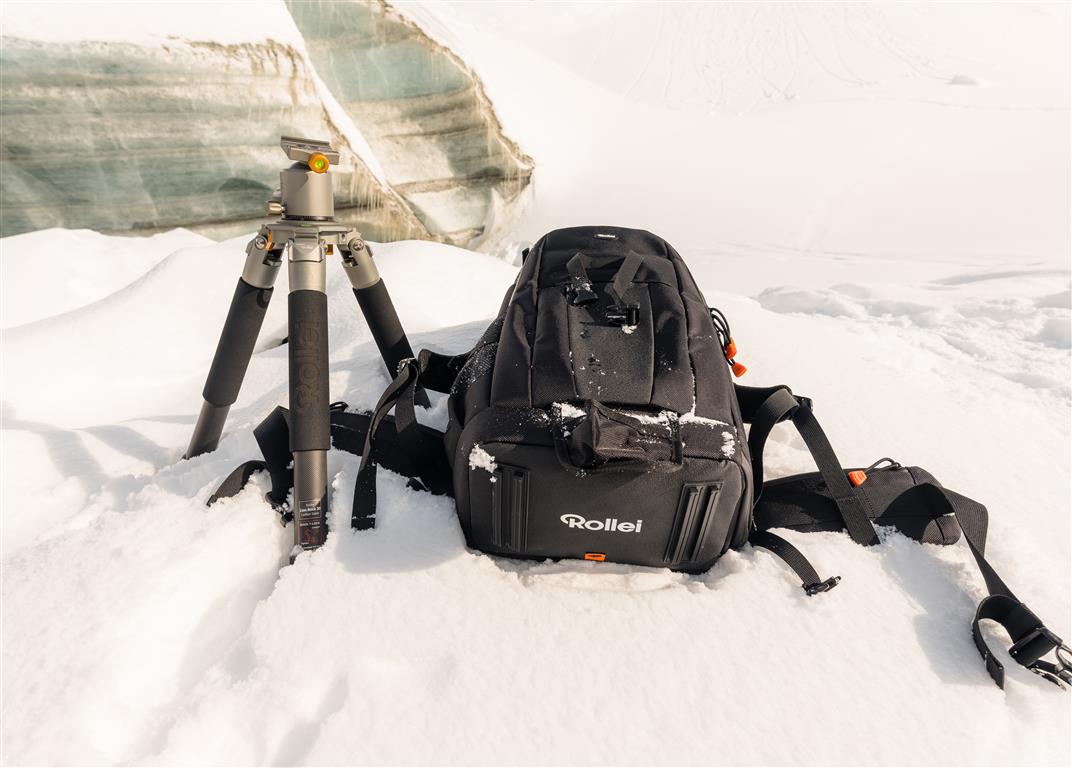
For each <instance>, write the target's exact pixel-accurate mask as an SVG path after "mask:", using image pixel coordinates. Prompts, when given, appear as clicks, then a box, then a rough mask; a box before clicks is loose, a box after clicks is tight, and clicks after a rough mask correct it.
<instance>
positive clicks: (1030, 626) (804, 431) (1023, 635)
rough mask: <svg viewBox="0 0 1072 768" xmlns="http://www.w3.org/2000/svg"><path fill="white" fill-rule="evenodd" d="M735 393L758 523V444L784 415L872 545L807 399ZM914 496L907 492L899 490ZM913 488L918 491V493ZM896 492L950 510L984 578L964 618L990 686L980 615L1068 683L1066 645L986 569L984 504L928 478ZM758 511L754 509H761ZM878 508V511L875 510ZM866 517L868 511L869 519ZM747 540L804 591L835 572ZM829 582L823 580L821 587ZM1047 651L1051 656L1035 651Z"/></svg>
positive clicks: (757, 539) (784, 546)
mask: <svg viewBox="0 0 1072 768" xmlns="http://www.w3.org/2000/svg"><path fill="white" fill-rule="evenodd" d="M736 389H737V396H738V400H739V403H740V406H741V412H742V417H743V418H744V420H745V421H746V422H751V424H752V428H751V430H750V432H749V436H748V447H749V449H750V451H751V453H752V471H753V476H754V481H755V485H756V495H755V498H756V515H757V516H760V515H761V516H762V517H763V521H764V527H778V525H779V520H778V514H777V513H771V512H770V511H769V510H763V503H762V498H761V495H762V489H763V449H764V447H765V445H766V441H767V437H768V436H769V435H770V432H771V430H772V429H773V428H774V425H775V424H777V423H779V422H781V421H787V420H791V421H792V422H793V424H794V426H796V427H797V429H798V430H799V431H800V435H801V437H803V438H804V442H805V444H807V446H808V449H809V450H810V452H811V454H812V456H813V458H814V459H815V463H816V464H817V465H818V468H819V473H820V475H821V476H822V479H823V483H824V484H825V486H826V488H825V493H824V495H827V496H828V497H829V498H830V499H831V500H832V501H833V502H834V503H835V505H836V506H837V509H838V512H839V513H840V514H841V517H842V519H843V520H844V522H845V527H846V528H847V529H848V531H849V533H850V535H851V536H852V538H853V541H855V542H857V543H858V544H866V545H870V544H876V543H878V537H877V534H876V532H875V528H874V526H873V525H872V523H871V520H870V519H869V516H868V514H867V512H868V505H869V504H870V502H869V501H868V498H869V497H868V495H867V494H866V493H862V492H861V490H862V489H864V488H865V486H866V483H867V481H866V480H865V481H864V485H861V486H859V487H854V486H853V485H852V483H850V481H849V479H848V476H847V474H846V472H845V470H844V468H843V467H842V466H841V463H840V462H839V461H838V459H837V456H836V455H835V454H834V451H833V448H832V447H831V446H830V442H829V440H828V439H827V438H826V435H825V434H824V433H823V431H822V429H821V428H820V427H819V423H818V421H817V420H816V419H815V415H814V414H813V413H812V408H811V401H810V400H809V399H808V398H804V397H799V396H797V395H794V394H793V393H792V392H791V391H790V390H789V388H788V387H769V388H761V387H742V386H740V385H737V387H736ZM910 492H911V493H912V494H914V495H913V496H911V497H909V496H906V495H905V494H908V493H910ZM920 494H926V496H925V497H924V496H921V495H920ZM901 495H902V496H904V498H906V499H909V498H910V499H911V500H912V502H913V503H914V504H916V505H917V506H918V508H920V509H921V510H925V514H932V515H934V516H935V518H937V517H941V516H945V515H949V514H952V515H953V516H954V518H955V519H956V521H957V524H958V525H959V527H960V530H961V532H962V533H963V538H964V540H965V541H966V542H967V544H968V548H969V550H970V551H971V553H972V557H973V558H974V559H975V563H976V565H977V566H978V568H979V572H980V573H981V574H982V576H983V581H984V582H985V583H986V588H987V593H988V594H987V597H986V598H984V599H983V601H982V602H980V603H979V606H978V608H977V610H976V612H975V617H974V619H973V621H972V639H973V640H974V642H975V647H976V649H977V650H978V651H979V655H980V656H982V658H983V662H984V664H985V665H986V671H987V673H988V674H989V675H990V677H991V678H992V679H993V680H994V682H995V683H996V684H997V685H998V687H1001V688H1004V686H1005V669H1004V666H1003V665H1002V663H1001V662H1000V661H999V660H998V659H997V658H996V657H995V656H994V653H993V652H992V651H991V650H990V647H989V646H988V645H987V642H986V639H985V637H984V636H983V633H982V629H981V625H982V622H983V621H987V620H990V621H995V622H997V623H998V624H1000V625H1001V626H1002V627H1003V628H1004V629H1005V631H1006V632H1007V633H1008V635H1009V637H1010V639H1011V640H1012V646H1011V647H1010V648H1009V655H1010V656H1011V657H1012V658H1013V659H1015V660H1016V662H1017V663H1018V664H1020V665H1022V666H1024V667H1027V668H1028V669H1030V670H1031V671H1032V672H1034V673H1036V674H1038V675H1041V676H1042V677H1044V678H1046V679H1047V680H1049V681H1050V682H1053V683H1056V684H1057V685H1059V686H1061V687H1064V685H1066V684H1067V685H1072V649H1070V648H1069V646H1068V645H1067V644H1066V643H1065V642H1064V641H1063V640H1062V639H1061V638H1060V637H1058V636H1057V635H1056V634H1055V633H1054V632H1052V631H1051V630H1050V629H1048V628H1047V627H1046V625H1045V624H1044V623H1043V622H1042V620H1041V619H1039V617H1038V616H1037V615H1035V613H1034V612H1032V611H1031V610H1030V609H1029V608H1028V607H1027V606H1026V605H1024V603H1023V602H1022V601H1021V600H1020V599H1019V598H1017V597H1016V595H1015V594H1013V592H1012V590H1011V589H1009V587H1008V585H1007V584H1006V583H1005V582H1004V581H1003V580H1002V579H1001V577H1000V576H998V574H997V572H996V571H995V570H994V567H993V566H992V565H991V564H990V562H989V561H988V560H987V559H986V534H987V528H988V525H989V515H988V513H987V510H986V507H984V506H983V505H982V504H980V503H979V502H977V501H974V500H972V499H969V498H968V497H966V496H963V495H961V494H959V493H956V492H955V491H951V490H949V489H947V488H943V487H942V486H941V485H938V484H937V483H936V482H929V481H926V482H919V483H917V484H915V485H913V486H912V487H911V488H909V489H908V490H906V491H903V492H902V494H901ZM761 510H762V514H761ZM878 511H881V510H878ZM874 516H875V515H872V516H871V517H874ZM749 542H750V543H752V544H753V545H754V546H760V547H765V548H767V549H769V550H770V551H771V552H773V553H774V554H776V555H778V556H779V557H781V558H782V559H783V560H784V561H785V562H786V563H787V564H788V565H789V566H790V567H791V568H792V569H793V570H794V571H795V572H796V573H797V575H799V576H800V577H801V579H802V580H803V582H804V584H803V586H804V588H805V591H808V593H809V594H814V593H815V592H813V591H809V590H808V584H809V581H810V583H811V584H814V585H816V587H817V588H816V590H815V591H825V590H826V589H830V588H832V587H833V586H834V585H835V584H836V583H837V581H838V579H837V577H835V578H833V579H828V580H827V581H826V582H820V581H819V578H818V575H817V574H816V573H815V569H814V568H812V567H811V565H810V564H809V563H808V561H807V560H806V559H805V558H804V556H803V555H801V554H800V552H799V551H798V550H797V549H796V548H795V547H793V545H792V544H790V543H789V542H787V541H785V540H784V539H782V538H781V537H779V536H776V535H775V534H772V533H770V532H769V531H766V530H763V531H753V532H752V535H751V536H750V537H749ZM827 585H829V586H827ZM1050 652H1053V653H1054V656H1055V661H1052V662H1051V661H1047V660H1045V659H1044V658H1043V657H1044V656H1046V655H1048V654H1049V653H1050Z"/></svg>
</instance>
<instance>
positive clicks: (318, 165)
mask: <svg viewBox="0 0 1072 768" xmlns="http://www.w3.org/2000/svg"><path fill="white" fill-rule="evenodd" d="M308 163H309V170H311V171H315V172H316V173H323V172H324V171H326V170H327V169H328V167H329V166H330V165H331V163H329V162H328V159H327V157H326V156H325V155H324V154H323V153H322V152H316V153H314V154H312V155H310V156H309V160H308Z"/></svg>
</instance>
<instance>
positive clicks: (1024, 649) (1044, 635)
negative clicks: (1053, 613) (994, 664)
mask: <svg viewBox="0 0 1072 768" xmlns="http://www.w3.org/2000/svg"><path fill="white" fill-rule="evenodd" d="M1062 647H1064V648H1067V647H1068V646H1066V645H1065V641H1064V640H1062V639H1061V638H1059V637H1058V636H1057V635H1055V634H1054V633H1053V632H1051V631H1050V630H1049V629H1047V628H1046V627H1044V626H1042V625H1039V626H1037V627H1035V628H1034V629H1032V630H1031V631H1029V632H1028V633H1027V634H1026V635H1024V636H1023V637H1021V638H1020V639H1019V640H1017V641H1016V642H1015V643H1013V646H1012V647H1011V648H1010V649H1009V655H1010V656H1012V657H1013V658H1014V659H1016V661H1017V662H1019V663H1020V664H1023V665H1024V666H1025V667H1030V666H1031V665H1032V664H1034V663H1035V662H1036V661H1038V660H1039V659H1041V658H1042V657H1043V656H1045V655H1046V654H1047V653H1049V652H1050V651H1052V650H1053V649H1054V648H1062Z"/></svg>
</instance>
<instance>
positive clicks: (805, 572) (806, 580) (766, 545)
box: [748, 531, 841, 595]
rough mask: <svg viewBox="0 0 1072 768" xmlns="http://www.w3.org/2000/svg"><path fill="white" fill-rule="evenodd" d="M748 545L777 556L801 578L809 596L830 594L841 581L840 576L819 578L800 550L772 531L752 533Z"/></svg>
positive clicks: (801, 584)
mask: <svg viewBox="0 0 1072 768" xmlns="http://www.w3.org/2000/svg"><path fill="white" fill-rule="evenodd" d="M748 543H749V544H751V545H752V546H753V547H763V549H766V550H769V551H770V552H771V553H772V554H774V555H777V556H778V557H779V558H780V559H781V560H782V561H783V562H784V563H785V564H786V565H788V566H789V567H790V568H792V569H793V572H794V573H795V574H796V575H797V576H799V577H800V586H801V588H802V589H803V590H804V591H805V592H806V593H807V594H808V595H817V594H819V593H820V592H829V591H830V590H831V589H833V588H834V587H836V586H837V584H838V582H839V581H841V577H840V576H831V577H830V578H829V579H821V578H819V573H818V572H817V571H816V570H815V568H814V566H812V564H811V563H810V562H808V558H806V557H804V555H803V554H802V553H801V551H800V550H799V549H797V548H796V547H794V546H793V545H792V544H790V543H789V542H788V541H786V540H785V539H783V538H782V537H781V536H778V535H776V534H773V533H771V532H770V531H752V535H751V536H749V537H748Z"/></svg>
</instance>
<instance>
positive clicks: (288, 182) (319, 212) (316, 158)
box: [268, 136, 339, 221]
mask: <svg viewBox="0 0 1072 768" xmlns="http://www.w3.org/2000/svg"><path fill="white" fill-rule="evenodd" d="M279 146H281V147H282V148H283V151H284V152H285V153H286V155H287V157H289V158H290V159H291V160H293V161H294V164H293V165H291V166H290V167H289V168H285V169H283V170H282V171H280V172H279V196H278V199H272V200H269V201H268V212H269V213H271V214H282V215H283V218H284V219H298V220H302V221H333V220H334V218H335V197H334V194H333V193H332V189H331V175H330V174H328V173H327V170H328V168H330V167H331V165H332V164H333V163H338V162H339V153H338V152H336V151H335V150H334V149H332V148H331V144H329V143H328V142H326V141H319V140H317V139H303V138H299V137H296V136H283V137H281V138H280V140H279Z"/></svg>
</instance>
